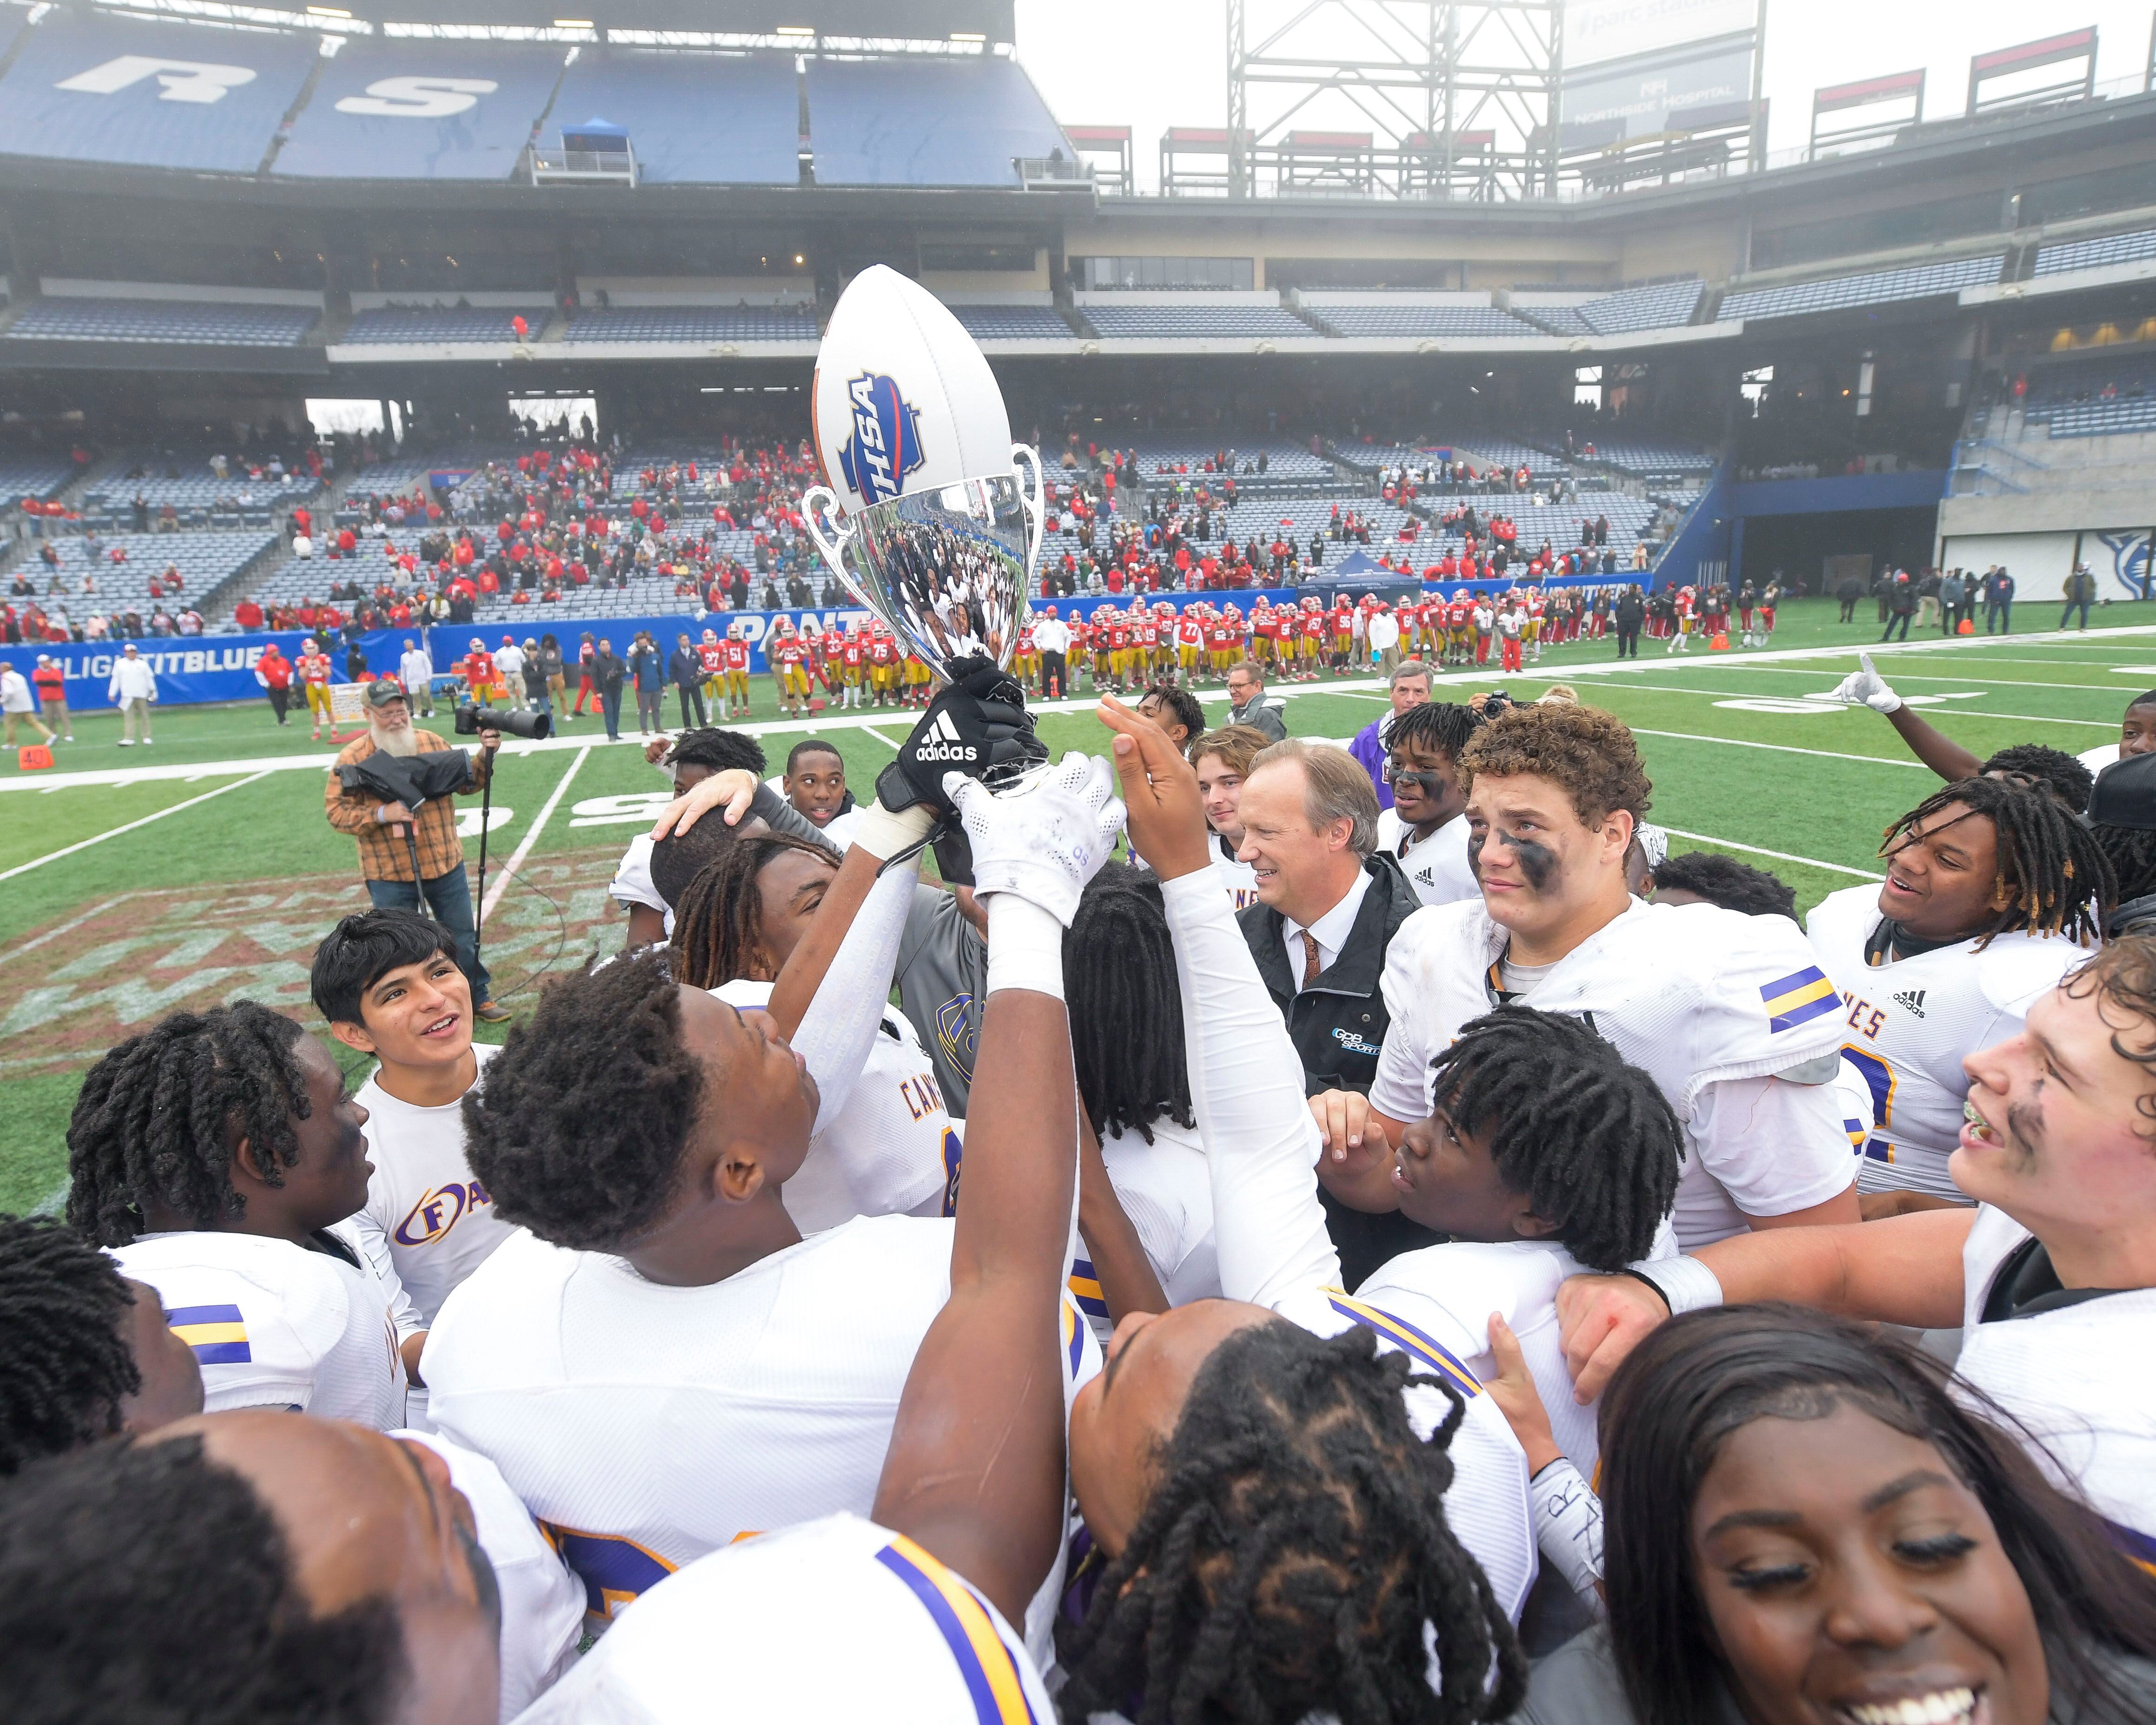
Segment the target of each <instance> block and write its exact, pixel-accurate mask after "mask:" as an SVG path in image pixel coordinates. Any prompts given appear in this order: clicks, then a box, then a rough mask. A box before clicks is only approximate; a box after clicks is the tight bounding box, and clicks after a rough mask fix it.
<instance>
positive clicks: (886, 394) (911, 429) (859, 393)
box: [839, 372, 928, 508]
mask: <svg viewBox="0 0 2156 1725" xmlns="http://www.w3.org/2000/svg"><path fill="white" fill-rule="evenodd" d="M846 402H847V405H848V406H849V407H850V408H852V409H853V414H854V434H853V435H852V436H851V437H850V438H848V439H846V441H845V443H844V445H843V446H842V447H841V448H840V449H839V468H840V469H841V470H843V471H844V474H845V476H846V483H847V484H848V485H850V486H852V487H853V488H854V490H855V491H856V492H858V493H859V494H860V500H861V506H862V507H863V508H869V507H872V506H874V505H875V504H878V503H882V502H885V501H889V500H890V499H891V498H893V497H896V496H897V495H898V494H899V492H900V491H901V490H903V489H904V485H905V480H906V475H908V474H911V473H915V472H917V471H918V470H920V468H921V464H922V463H923V462H924V461H926V460H927V459H928V458H927V455H926V454H924V453H923V451H922V449H921V421H920V416H919V415H918V414H917V413H915V411H914V408H913V403H911V402H909V401H908V400H906V398H905V397H904V396H902V395H901V394H900V393H898V380H897V379H896V378H895V377H887V376H886V375H885V374H884V373H883V372H862V373H861V375H860V377H855V379H854V380H853V381H852V382H850V383H848V384H847V385H846Z"/></svg>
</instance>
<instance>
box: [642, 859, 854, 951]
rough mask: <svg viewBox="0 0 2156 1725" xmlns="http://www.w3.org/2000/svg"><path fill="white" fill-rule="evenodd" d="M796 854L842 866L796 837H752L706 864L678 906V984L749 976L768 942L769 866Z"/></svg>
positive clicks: (676, 946)
mask: <svg viewBox="0 0 2156 1725" xmlns="http://www.w3.org/2000/svg"><path fill="white" fill-rule="evenodd" d="M790 850H798V851H800V852H802V853H803V855H808V856H813V857H814V858H815V859H816V860H818V861H819V862H822V863H824V864H825V865H828V866H831V867H835V866H836V863H835V861H834V859H833V857H832V855H831V853H830V852H829V851H828V850H824V847H823V846H822V845H812V844H810V843H809V842H808V839H797V838H795V837H794V836H793V834H790V833H770V832H765V833H752V834H749V836H748V837H747V838H745V839H736V840H735V841H734V842H733V843H732V844H731V845H728V846H727V847H726V849H725V850H722V851H721V852H720V853H719V855H718V857H717V859H716V860H714V861H712V862H709V863H706V865H704V867H703V868H702V869H701V870H699V871H698V873H697V875H696V879H695V880H691V881H690V883H689V885H688V887H687V888H686V890H685V891H683V893H682V894H681V901H680V903H679V904H678V905H676V906H675V907H674V936H673V947H674V979H675V981H676V982H678V983H687V984H688V985H689V986H690V988H717V987H719V986H720V985H721V983H730V982H732V981H733V980H734V979H735V978H737V977H741V976H744V975H746V974H747V972H748V966H749V961H750V959H751V958H752V957H754V956H755V953H756V949H757V947H759V946H761V945H762V943H763V890H762V887H761V886H758V885H757V876H759V875H762V873H763V870H764V865H766V864H767V863H770V862H773V861H775V860H777V859H778V858H779V857H782V856H783V855H786V854H787V852H788V851H790Z"/></svg>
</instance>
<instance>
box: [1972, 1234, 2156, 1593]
mask: <svg viewBox="0 0 2156 1725" xmlns="http://www.w3.org/2000/svg"><path fill="white" fill-rule="evenodd" d="M2029 1240H2030V1234H2029V1230H2027V1229H2025V1228H2024V1227H2023V1226H2022V1225H2021V1224H2020V1223H2018V1222H2016V1221H2015V1220H2014V1219H2013V1218H2012V1217H2010V1216H2009V1215H2007V1214H2005V1212H2003V1211H2000V1210H1997V1209H1993V1208H1992V1207H1991V1206H1990V1205H1989V1204H1982V1205H1979V1207H1978V1209H1977V1212H1976V1219H1975V1221H1974V1223H1973V1224H1971V1225H1970V1227H1969V1239H1968V1240H1967V1241H1966V1242H1965V1243H1964V1244H1963V1247H1962V1256H1961V1261H1962V1286H1963V1294H1962V1298H1963V1315H1962V1332H1961V1353H1960V1355H1959V1357H1958V1358H1957V1359H1956V1361H1955V1363H1954V1376H1955V1378H1956V1379H1957V1380H1958V1381H1959V1382H1961V1383H1963V1384H1968V1385H1969V1386H1970V1387H1971V1388H1972V1389H1978V1390H1980V1391H1982V1392H1983V1393H1984V1394H1985V1395H1986V1396H1988V1397H1989V1398H1990V1399H1992V1400H1993V1401H1994V1402H1996V1403H1997V1404H1999V1406H2000V1407H2002V1408H2004V1409H2005V1410H2006V1411H2007V1413H2008V1414H2011V1415H2012V1416H2013V1419H2014V1420H2015V1422H2016V1423H2017V1424H2018V1425H2019V1427H2020V1431H2021V1432H2022V1433H2025V1434H2026V1435H2027V1436H2028V1438H2029V1439H2030V1440H2031V1441H2030V1450H2031V1453H2032V1454H2033V1455H2034V1456H2035V1461H2036V1463H2037V1465H2038V1466H2040V1467H2041V1468H2042V1469H2043V1470H2044V1471H2045V1472H2046V1473H2047V1474H2049V1475H2050V1476H2051V1478H2052V1479H2053V1480H2054V1481H2056V1482H2057V1483H2059V1484H2061V1485H2063V1486H2065V1487H2066V1489H2067V1490H2068V1491H2072V1492H2074V1493H2076V1495H2077V1496H2079V1497H2082V1498H2083V1499H2084V1500H2085V1501H2086V1502H2087V1503H2088V1504H2089V1505H2090V1507H2092V1508H2093V1509H2094V1510H2095V1511H2096V1512H2097V1514H2098V1515H2100V1516H2102V1517H2103V1518H2104V1519H2105V1520H2106V1521H2107V1522H2109V1523H2110V1524H2111V1529H2112V1536H2113V1538H2115V1539H2116V1540H2117V1543H2119V1545H2120V1546H2122V1547H2123V1548H2124V1550H2125V1551H2126V1553H2127V1555H2128V1556H2129V1557H2131V1558H2133V1559H2134V1560H2135V1561H2136V1562H2138V1563H2140V1564H2141V1565H2142V1566H2143V1568H2152V1567H2156V1378H2151V1377H2150V1375H2149V1373H2148V1372H2147V1371H2146V1370H2144V1369H2142V1368H2139V1367H2136V1366H2134V1365H2133V1361H2135V1360H2140V1361H2142V1362H2143V1363H2144V1364H2145V1363H2146V1362H2148V1360H2151V1359H2156V1288H2133V1289H2128V1290H2126V1291H2122V1292H2118V1293H2106V1294H2099V1295H2097V1296H2095V1297H2094V1298H2091V1299H2082V1300H2075V1299H2073V1298H2072V1296H2065V1297H2063V1298H2061V1296H2056V1295H2055V1296H2052V1299H2051V1301H2046V1302H2043V1303H2044V1304H2045V1305H2046V1307H2048V1309H2046V1310H2040V1311H2030V1312H2026V1313H2025V1315H2024V1316H2021V1317H2000V1318H1994V1319H1993V1320H1992V1321H1991V1322H1988V1323H1987V1322H1984V1307H1985V1305H1986V1303H1987V1302H1988V1301H1989V1299H1990V1297H1991V1292H1992V1288H1993V1285H1994V1283H1995V1282H1996V1281H1998V1280H1999V1275H2000V1272H2001V1271H2004V1270H2006V1269H2007V1268H2009V1267H2010V1266H2011V1265H2013V1264H2015V1263H2016V1262H2018V1260H2017V1257H2016V1255H2017V1254H2018V1253H2020V1250H2022V1248H2023V1247H2024V1246H2025V1245H2027V1244H2028V1241H2029Z"/></svg>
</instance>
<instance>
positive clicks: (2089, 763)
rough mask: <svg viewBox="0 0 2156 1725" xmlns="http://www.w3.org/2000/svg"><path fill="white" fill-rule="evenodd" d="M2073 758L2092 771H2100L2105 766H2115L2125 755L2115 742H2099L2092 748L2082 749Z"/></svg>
mask: <svg viewBox="0 0 2156 1725" xmlns="http://www.w3.org/2000/svg"><path fill="white" fill-rule="evenodd" d="M2074 758H2075V759H2076V761H2079V762H2081V763H2082V766H2084V767H2086V768H2088V770H2089V771H2090V772H2092V773H2101V772H2102V771H2103V769H2104V768H2107V767H2116V766H2117V764H2118V763H2119V762H2120V761H2122V760H2123V759H2124V758H2125V757H2123V756H2122V755H2121V754H2120V753H2119V752H2118V745H2117V743H2115V742H2100V743H2098V744H2097V746H2096V747H2094V748H2092V749H2083V750H2082V752H2080V753H2079V754H2078V755H2076V756H2075V757H2074Z"/></svg>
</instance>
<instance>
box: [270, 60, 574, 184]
mask: <svg viewBox="0 0 2156 1725" xmlns="http://www.w3.org/2000/svg"><path fill="white" fill-rule="evenodd" d="M563 58H564V53H563V50H562V49H560V48H547V47H533V46H526V45H525V44H514V43H495V42H490V43H465V42H429V41H418V40H410V39H406V40H393V41H387V42H379V43H377V42H367V41H360V42H347V43H346V44H345V45H344V48H343V50H342V51H341V53H339V54H338V55H337V56H336V59H332V60H330V61H327V62H326V63H325V64H324V65H323V67H322V69H321V76H320V77H319V78H318V79H317V80H316V85H315V89H314V91H313V94H312V95H311V96H310V97H309V98H308V100H307V105H306V106H305V107H304V108H303V109H301V110H300V114H299V116H298V118H297V119H295V121H293V123H292V130H291V135H290V136H289V137H288V138H286V139H285V143H284V146H283V147H282V148H280V150H279V151H278V152H277V157H276V160H275V162H274V163H273V164H272V169H271V171H272V172H275V173H277V174H280V175H282V176H285V177H289V178H304V179H344V180H348V179H397V180H506V179H507V178H508V177H510V175H511V174H512V173H514V172H516V166H517V161H518V158H519V157H521V155H522V153H523V150H524V146H525V144H526V141H529V139H530V138H531V128H532V126H533V124H534V122H536V121H537V120H538V118H539V116H541V115H542V114H543V113H545V112H546V111H547V103H548V101H549V100H551V99H552V96H553V94H554V85H555V82H556V80H558V79H559V78H560V77H561V75H562V59H563ZM391 80H394V82H392V81H391ZM421 80H424V81H423V83H422V82H421Z"/></svg>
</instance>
